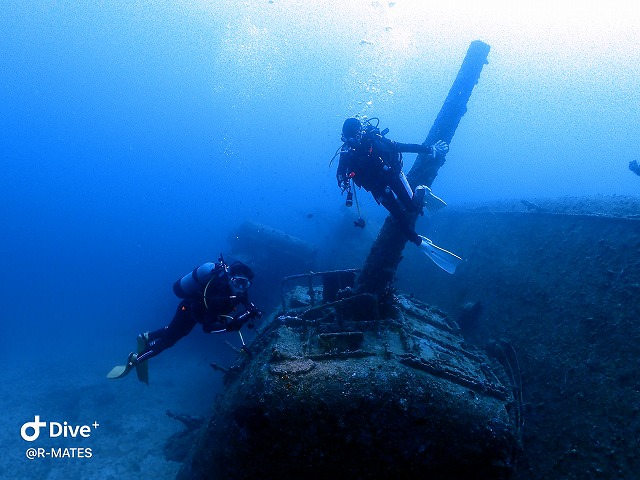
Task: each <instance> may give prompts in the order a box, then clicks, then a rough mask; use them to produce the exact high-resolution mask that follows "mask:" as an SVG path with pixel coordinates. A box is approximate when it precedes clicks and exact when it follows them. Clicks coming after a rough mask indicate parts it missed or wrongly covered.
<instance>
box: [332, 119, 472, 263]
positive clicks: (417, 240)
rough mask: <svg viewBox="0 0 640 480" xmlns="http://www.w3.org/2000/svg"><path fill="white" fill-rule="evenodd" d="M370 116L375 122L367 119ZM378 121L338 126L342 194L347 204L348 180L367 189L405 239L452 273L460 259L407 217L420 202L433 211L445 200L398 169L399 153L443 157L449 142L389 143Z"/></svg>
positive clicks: (417, 211)
mask: <svg viewBox="0 0 640 480" xmlns="http://www.w3.org/2000/svg"><path fill="white" fill-rule="evenodd" d="M374 120H375V121H376V123H375V125H374V124H373V123H372V121H374ZM378 124H379V120H378V119H377V118H371V119H369V120H367V121H365V122H360V120H358V119H357V118H347V119H346V120H345V122H344V124H343V125H342V141H343V142H344V143H343V145H342V147H341V148H340V149H339V154H340V161H339V163H338V170H337V172H336V179H337V181H338V187H340V189H341V190H342V192H343V193H344V192H345V191H346V192H347V206H350V205H351V198H352V190H351V182H353V183H354V184H355V185H356V186H358V187H362V188H364V189H365V190H367V191H369V192H371V194H372V195H373V198H374V199H375V200H376V202H378V203H379V204H382V206H383V207H385V208H386V209H387V210H388V211H389V213H391V216H392V217H393V218H394V219H395V220H396V224H397V225H398V227H399V229H400V231H402V233H403V234H404V235H405V236H406V237H407V239H408V240H409V241H411V242H412V243H414V244H415V245H417V246H418V247H420V249H421V250H422V251H423V252H424V253H425V254H426V255H427V256H429V258H431V260H433V261H434V262H435V263H436V264H437V265H438V266H439V267H440V268H442V269H443V270H445V271H447V272H448V273H454V272H455V269H456V267H457V266H458V265H459V264H460V263H461V262H462V259H461V258H460V257H458V256H457V255H455V254H453V253H451V252H449V251H447V250H444V249H442V248H440V247H438V246H437V245H434V244H433V242H431V240H429V239H428V238H426V237H423V236H422V235H418V234H417V233H416V231H415V230H414V229H413V227H412V225H411V221H410V217H409V216H410V215H412V214H420V213H422V209H423V207H424V206H427V208H428V209H430V210H436V209H438V208H441V207H443V206H445V205H446V203H444V201H442V200H441V199H440V198H438V197H436V196H435V195H433V193H431V189H430V188H429V187H428V186H426V185H420V186H418V187H417V188H416V192H415V193H414V192H413V191H412V190H411V187H410V186H409V182H408V181H407V177H406V176H405V175H404V172H403V171H402V153H403V152H406V153H426V154H427V155H430V156H432V157H433V158H434V159H438V160H439V161H443V160H444V156H445V155H446V154H447V152H448V151H449V145H447V144H446V143H445V142H443V141H441V140H439V141H437V142H436V143H435V144H434V145H418V144H413V143H398V142H394V141H393V140H389V139H388V138H386V137H385V135H386V133H387V132H388V130H387V129H385V130H383V131H382V132H381V131H380V130H379V129H378ZM336 155H338V152H336ZM334 158H335V157H334ZM354 223H355V225H356V226H359V227H364V221H363V220H362V219H359V220H358V221H357V222H354Z"/></svg>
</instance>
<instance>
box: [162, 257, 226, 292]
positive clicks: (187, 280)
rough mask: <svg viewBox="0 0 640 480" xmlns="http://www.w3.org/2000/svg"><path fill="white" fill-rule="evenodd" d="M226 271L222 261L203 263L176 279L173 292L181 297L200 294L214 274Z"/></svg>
mask: <svg viewBox="0 0 640 480" xmlns="http://www.w3.org/2000/svg"><path fill="white" fill-rule="evenodd" d="M224 271H225V268H224V266H223V265H222V264H220V263H213V262H207V263H203V264H202V265H200V266H199V267H196V268H194V269H193V271H192V272H190V273H187V274H186V275H185V276H184V277H182V278H180V279H179V280H176V282H175V283H174V284H173V293H175V294H176V296H177V297H179V298H188V297H193V296H200V295H202V292H203V290H204V288H205V287H206V286H207V283H208V282H209V281H210V280H211V279H212V277H213V276H214V274H217V273H220V272H223V273H224Z"/></svg>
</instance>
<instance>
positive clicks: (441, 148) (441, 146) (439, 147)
mask: <svg viewBox="0 0 640 480" xmlns="http://www.w3.org/2000/svg"><path fill="white" fill-rule="evenodd" d="M448 152H449V144H448V143H447V142H444V141H442V140H438V141H437V142H436V143H434V144H433V146H432V147H431V156H432V157H433V158H438V157H444V156H445V155H446V154H447V153H448Z"/></svg>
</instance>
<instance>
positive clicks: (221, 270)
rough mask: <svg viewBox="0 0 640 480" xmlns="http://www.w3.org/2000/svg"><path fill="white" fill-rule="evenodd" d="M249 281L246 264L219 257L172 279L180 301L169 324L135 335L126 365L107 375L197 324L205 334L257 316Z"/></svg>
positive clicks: (151, 354) (172, 342) (133, 363)
mask: <svg viewBox="0 0 640 480" xmlns="http://www.w3.org/2000/svg"><path fill="white" fill-rule="evenodd" d="M252 280H253V271H252V270H251V269H250V268H249V267H248V266H247V265H245V264H244V263H242V262H234V263H232V264H231V265H226V264H225V263H224V260H223V259H222V258H220V260H219V262H218V263H211V262H209V263H204V264H202V265H200V266H199V267H197V268H196V269H194V270H193V271H192V272H191V273H189V274H187V275H185V276H184V277H182V278H181V279H179V280H178V281H176V282H175V284H174V285H173V291H174V293H175V294H176V295H177V296H178V297H180V298H182V299H183V300H182V301H181V302H180V304H179V305H178V308H177V310H176V313H175V315H174V317H173V320H171V323H169V325H167V326H166V327H164V328H161V329H159V330H155V331H152V332H145V333H141V334H140V335H138V352H137V353H133V352H132V353H130V354H129V357H128V359H127V364H126V365H124V366H119V367H115V368H114V369H113V370H112V371H111V372H110V373H109V375H107V377H108V378H121V377H124V376H125V375H126V374H127V373H129V372H130V371H131V370H132V369H133V368H134V367H137V366H139V365H140V364H142V363H143V362H145V361H147V360H149V359H150V358H152V357H154V356H156V355H158V354H159V353H161V352H162V351H164V350H166V349H167V348H169V347H172V346H173V345H175V343H176V342H177V341H178V340H180V339H181V338H182V337H184V336H185V335H187V334H188V333H189V332H191V330H192V329H193V327H194V326H195V325H196V324H197V323H199V324H201V325H202V330H203V331H204V332H206V333H218V332H233V331H238V330H240V328H241V327H242V325H244V324H245V323H246V322H248V321H250V320H252V319H254V318H256V317H260V316H261V315H262V313H261V312H260V311H259V310H258V309H257V308H256V307H255V305H254V304H253V303H251V302H250V301H249V297H248V292H247V290H248V289H249V287H250V286H251V281H252ZM250 326H251V324H250Z"/></svg>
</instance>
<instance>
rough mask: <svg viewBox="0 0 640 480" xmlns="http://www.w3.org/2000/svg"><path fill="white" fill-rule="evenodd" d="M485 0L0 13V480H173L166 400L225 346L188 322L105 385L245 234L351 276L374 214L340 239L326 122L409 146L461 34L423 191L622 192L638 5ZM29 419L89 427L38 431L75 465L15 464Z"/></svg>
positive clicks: (175, 399) (206, 379) (198, 404)
mask: <svg viewBox="0 0 640 480" xmlns="http://www.w3.org/2000/svg"><path fill="white" fill-rule="evenodd" d="M503 3H504V2H476V3H474V2H432V1H420V0H397V1H394V2H387V1H384V2H383V1H377V0H376V1H373V0H355V1H349V2H339V1H335V0H327V1H323V2H312V1H307V0H304V1H295V0H264V1H263V0H259V1H258V0H247V1H241V2H235V1H226V0H225V1H196V0H190V1H186V0H184V1H176V2H160V1H150V2H137V1H136V2H124V1H115V2H74V1H40V0H36V1H31V2H22V1H16V0H8V1H5V2H3V4H2V6H1V7H0V26H1V28H0V30H1V31H2V34H1V35H0V59H1V60H0V61H1V64H2V68H0V105H1V109H0V162H1V163H0V165H1V166H2V167H1V168H2V169H1V171H0V190H1V191H2V201H1V202H0V220H1V224H2V234H1V235H0V255H1V257H2V268H1V269H0V285H1V286H2V288H1V289H0V298H1V299H2V305H3V314H2V326H3V334H2V335H1V336H0V360H1V361H2V364H3V366H4V368H3V371H2V373H0V377H2V378H3V385H4V387H3V390H4V392H5V394H4V395H3V398H2V399H1V400H0V405H1V406H2V407H3V408H2V411H3V412H4V415H3V418H2V420H1V421H0V425H2V428H1V429H0V432H1V433H0V445H2V446H3V452H5V453H4V455H3V459H2V460H1V461H0V477H2V478H9V476H11V478H43V479H44V478H46V479H57V478H62V477H65V478H67V479H74V478H89V477H87V476H86V472H91V474H90V478H138V477H139V476H140V475H141V474H142V473H144V476H150V475H154V476H155V477H156V478H173V477H174V476H175V474H176V472H177V470H178V468H179V466H178V465H177V464H176V463H175V462H171V461H169V460H166V459H165V457H164V456H163V452H162V448H163V442H164V440H165V439H166V438H167V437H169V436H170V435H171V434H173V433H175V432H176V431H179V430H180V426H179V425H175V421H174V420H172V419H170V418H167V417H166V415H165V411H166V410H172V411H179V412H184V413H192V414H200V415H204V414H206V413H207V412H208V409H209V407H210V404H211V402H212V400H213V398H214V397H215V394H216V391H218V389H219V388H220V386H221V384H222V382H221V379H220V378H219V377H218V376H216V374H215V372H212V371H211V368H210V367H209V363H210V362H220V363H224V362H225V361H226V360H228V359H229V358H232V355H233V352H232V351H231V350H230V349H229V348H228V347H227V346H226V345H225V340H227V341H229V342H231V343H236V344H237V342H238V341H239V339H238V338H237V335H235V334H234V336H232V335H231V334H227V335H228V337H225V336H224V335H223V336H218V337H211V336H205V335H203V334H202V333H201V332H200V329H199V327H196V328H195V329H194V331H193V332H192V333H191V335H190V336H188V337H186V338H185V339H183V340H182V341H181V342H180V343H179V344H178V345H176V346H175V347H173V348H172V349H171V350H168V351H167V352H165V353H163V355H161V356H159V357H158V358H156V359H154V360H153V361H152V363H151V365H150V371H151V373H150V375H151V385H150V386H149V387H147V386H145V385H142V384H138V382H135V380H134V379H132V378H127V379H125V380H122V381H118V382H108V381H107V380H106V379H105V378H104V376H105V374H106V372H107V371H108V370H109V368H111V366H113V365H114V364H115V363H116V362H118V361H120V360H123V359H122V358H121V357H122V355H123V353H125V352H127V351H129V350H132V349H133V347H134V341H135V336H136V335H137V334H138V333H139V332H141V331H145V330H149V329H155V328H159V327H161V326H163V325H165V324H166V323H168V322H169V321H170V319H171V316H172V315H173V312H174V309H175V307H176V305H177V299H176V298H175V296H174V295H173V293H172V291H171V285H172V284H173V282H174V281H175V280H176V279H177V278H179V277H180V276H181V275H183V274H184V273H187V272H188V271H190V270H191V269H192V268H193V267H195V266H196V265H199V264H201V263H203V262H206V261H215V260H216V259H217V258H218V255H219V254H220V253H228V252H229V250H230V238H231V236H232V235H233V232H234V231H235V230H236V228H238V226H239V225H240V224H242V223H243V222H245V221H253V222H257V223H261V224H265V225H269V226H271V227H273V228H276V229H279V230H282V231H285V232H287V233H289V234H291V235H294V236H296V237H298V238H300V239H302V240H304V241H306V242H308V243H309V244H310V245H312V246H313V247H314V248H317V249H318V259H319V263H320V264H319V265H318V267H319V268H320V269H322V268H338V267H342V268H358V267H360V266H361V265H360V264H359V263H358V262H359V261H361V259H362V256H361V253H354V255H353V257H350V254H349V252H348V251H347V252H345V251H344V248H343V247H344V246H345V245H351V244H352V242H354V239H355V242H356V243H360V245H361V246H362V248H363V249H364V250H365V251H366V250H367V249H368V246H369V245H370V243H371V241H372V240H373V238H375V235H376V233H377V231H378V229H379V227H380V225H381V224H382V222H383V221H384V218H385V217H386V211H385V210H384V209H383V208H382V207H380V206H378V205H376V204H375V202H374V201H373V200H372V198H371V196H370V195H369V194H368V193H367V192H365V191H363V190H361V191H359V192H358V193H359V196H358V199H359V207H360V208H361V210H362V214H363V216H365V217H366V220H367V223H368V226H367V227H366V230H364V231H363V230H361V229H356V228H354V227H353V224H352V220H355V219H356V213H355V212H354V211H353V210H349V209H347V208H346V207H345V205H344V197H342V196H341V195H340V191H339V189H338V187H337V185H336V180H335V168H336V165H337V161H334V163H333V164H332V165H331V166H330V165H329V162H330V160H331V157H332V156H333V154H334V153H335V152H336V149H337V148H338V147H339V146H340V145H341V141H340V129H341V126H342V122H343V121H344V119H345V118H347V117H350V116H356V115H358V116H360V117H363V118H371V117H378V118H380V126H381V128H385V127H387V128H389V129H390V132H389V134H388V136H389V138H392V139H394V140H397V141H399V142H405V143H422V142H423V141H424V139H425V137H426V135H427V132H428V130H429V128H430V126H431V124H432V123H433V121H434V120H435V118H436V115H437V113H438V111H439V109H440V107H441V105H442V102H443V101H444V99H445V97H446V95H447V93H448V91H449V88H450V87H451V83H452V81H453V79H454V78H455V76H456V74H457V72H458V69H459V67H460V64H461V62H462V59H463V58H464V55H465V53H466V51H467V48H468V46H469V44H470V42H472V41H474V40H482V41H484V42H486V43H487V44H489V45H490V46H491V51H490V53H489V64H488V65H486V66H485V67H484V70H483V71H482V74H481V76H480V81H479V83H478V85H477V86H476V87H475V89H474V91H473V94H472V95H471V99H470V101H469V103H468V112H467V114H466V115H465V116H464V117H463V119H462V121H461V123H460V126H459V127H458V130H457V132H456V135H455V137H454V138H453V141H452V142H451V150H450V152H449V154H448V155H447V163H446V164H445V165H444V166H443V167H442V168H441V170H440V172H439V176H438V177H437V179H436V180H435V182H434V184H433V190H434V192H435V193H437V195H438V196H440V197H442V198H444V199H445V200H446V201H447V203H448V204H449V205H450V206H453V207H455V206H456V205H463V204H467V203H476V202H477V203H482V202H492V201H502V200H514V199H515V200H520V199H521V198H528V199H539V198H542V199H548V198H558V197H565V196H574V197H583V196H594V195H595V196H612V195H615V196H637V195H638V191H639V189H640V178H638V176H636V175H634V174H633V173H632V172H630V171H629V169H628V168H627V165H628V163H629V162H630V161H632V160H639V159H640V158H639V157H640V155H639V150H638V144H639V141H638V140H639V139H640V62H639V61H638V60H639V59H640V42H639V41H638V40H640V38H639V36H638V32H639V31H640V13H639V12H638V10H637V8H635V7H633V6H632V5H628V2H609V3H606V4H605V3H601V2H579V3H578V2H568V1H559V2H527V3H526V4H522V5H516V4H513V5H508V6H504V5H502V4H503ZM414 158H415V156H414V155H411V154H408V155H405V159H404V161H405V171H407V170H408V169H409V168H410V166H411V164H412V162H413V160H414ZM427 224H428V221H427V220H426V219H420V220H419V224H418V225H419V226H418V229H419V230H426V229H427ZM434 240H435V241H436V243H437V239H436V238H434ZM336 252H340V253H339V256H338V257H336V255H337V253H336ZM424 261H425V264H426V263H427V260H424ZM274 262H277V260H276V259H274ZM336 263H340V264H339V265H337V264H336ZM429 268H431V266H429ZM291 273H299V272H291ZM405 281H406V282H407V283H411V282H413V281H415V282H419V281H420V278H415V279H413V278H411V279H408V280H407V279H405ZM453 281H455V278H454V280H453ZM495 281H499V279H496V280H495ZM255 288H256V289H258V290H259V291H260V292H261V294H262V296H263V297H264V296H270V295H272V296H273V297H274V299H275V300H274V302H276V303H277V301H278V300H279V294H280V292H279V288H277V287H276V288H274V287H273V286H272V285H265V284H262V285H261V284H260V279H259V278H256V281H255ZM444 303H449V302H444ZM272 306H273V305H269V307H272ZM223 337H224V338H223ZM35 415H39V416H40V417H41V418H42V419H46V420H47V421H51V422H53V421H55V422H60V423H62V422H63V421H67V422H69V424H73V425H85V424H87V425H89V424H91V423H93V422H94V421H96V422H97V423H99V424H100V425H102V426H100V427H93V428H94V429H93V430H92V434H91V436H90V437H89V438H84V439H78V438H73V439H71V438H67V439H64V438H56V439H55V442H58V441H59V442H61V443H60V444H61V445H72V446H74V447H90V448H91V449H92V450H93V455H92V457H91V458H85V459H79V458H76V459H72V460H71V461H67V462H62V461H57V460H58V459H51V458H43V459H35V460H32V461H29V460H28V459H26V458H25V450H27V448H28V447H29V446H30V444H29V443H28V442H26V441H24V440H23V439H22V438H20V427H21V426H22V425H23V424H24V423H25V422H28V421H33V419H34V416H35ZM55 442H53V443H55ZM65 442H68V443H65ZM56 444H57V443H56ZM47 446H49V445H47ZM83 472H85V473H83Z"/></svg>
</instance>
